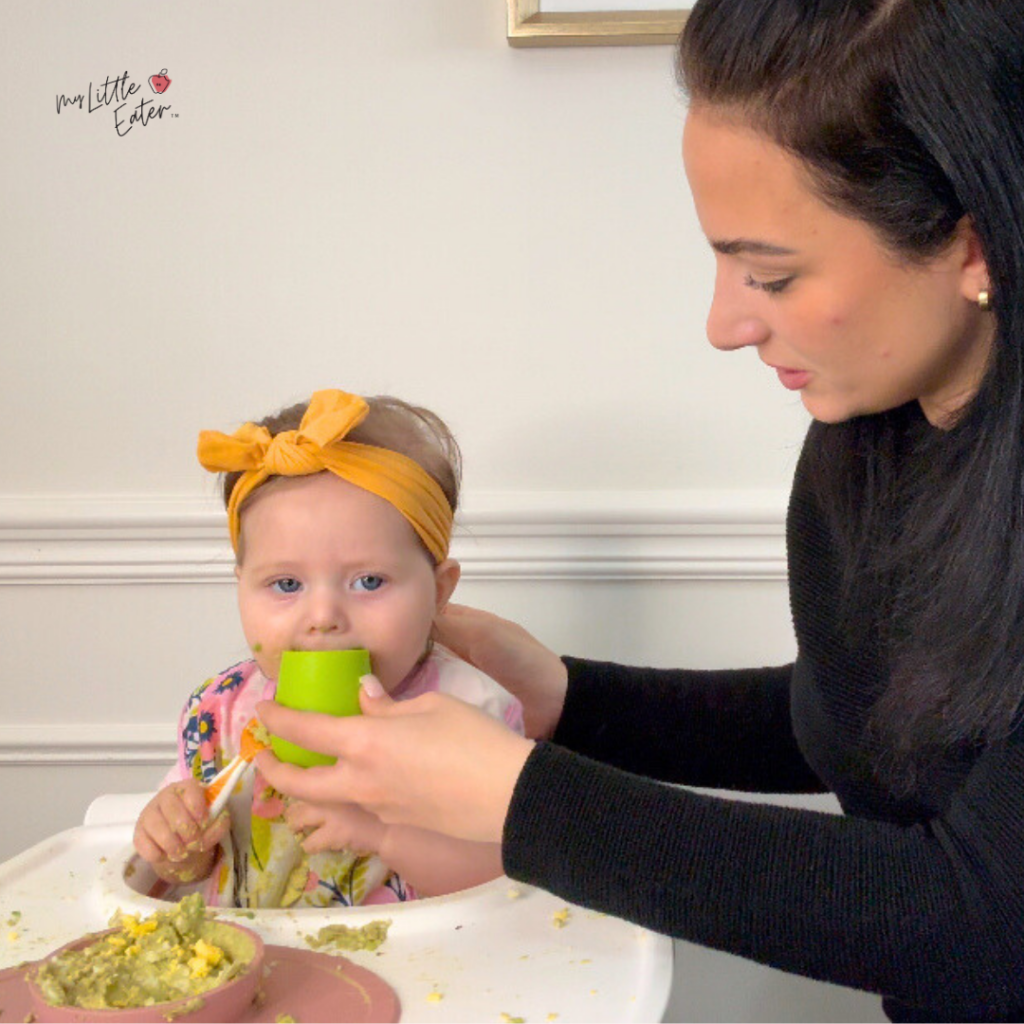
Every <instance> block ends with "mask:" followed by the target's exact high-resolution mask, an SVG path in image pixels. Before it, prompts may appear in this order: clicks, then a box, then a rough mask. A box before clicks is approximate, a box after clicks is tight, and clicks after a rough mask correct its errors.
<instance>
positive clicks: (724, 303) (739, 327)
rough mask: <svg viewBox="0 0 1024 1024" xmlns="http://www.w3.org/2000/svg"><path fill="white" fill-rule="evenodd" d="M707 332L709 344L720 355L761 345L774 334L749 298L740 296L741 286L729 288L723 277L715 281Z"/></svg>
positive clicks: (720, 276)
mask: <svg viewBox="0 0 1024 1024" xmlns="http://www.w3.org/2000/svg"><path fill="white" fill-rule="evenodd" d="M738 287H742V285H739V286H738ZM706 329H707V335H708V341H710V342H711V344H712V345H713V346H714V347H715V348H717V349H718V350H719V351H720V352H731V351H733V350H735V349H738V348H747V347H748V346H749V345H760V344H762V343H763V342H765V341H767V340H768V337H769V335H770V333H771V332H770V330H769V327H768V324H767V323H765V321H764V320H763V319H762V318H761V317H760V316H758V315H757V314H756V313H755V312H754V311H753V310H752V309H751V308H750V305H749V303H748V302H747V301H745V296H743V295H742V293H738V292H737V286H729V285H726V284H725V283H724V282H723V281H722V275H721V274H719V276H718V277H717V278H716V280H715V292H714V296H713V297H712V299H711V309H710V310H709V311H708V319H707V328H706Z"/></svg>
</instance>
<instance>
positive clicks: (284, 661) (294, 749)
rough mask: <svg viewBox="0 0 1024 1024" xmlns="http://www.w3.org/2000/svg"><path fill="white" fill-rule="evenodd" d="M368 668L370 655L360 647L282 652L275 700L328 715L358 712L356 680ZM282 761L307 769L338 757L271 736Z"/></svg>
mask: <svg viewBox="0 0 1024 1024" xmlns="http://www.w3.org/2000/svg"><path fill="white" fill-rule="evenodd" d="M369 671H370V654H369V652H368V651H367V650H365V649H364V648H362V647H357V648H355V649H353V650H349V651H285V652H284V653H283V654H282V655H281V669H280V671H279V672H278V676H277V695H276V697H275V700H276V701H277V703H278V704H283V705H284V706H285V707H286V708H296V709H297V710H299V711H319V712H322V713H323V714H327V715H358V714H361V711H360V708H359V679H360V677H362V676H365V675H366V674H367V673H368V672H369ZM270 746H271V748H272V749H273V751H274V753H275V754H276V755H277V756H278V758H279V759H280V760H282V761H287V762H288V763H289V764H297V765H299V766H300V767H302V768H309V767H311V766H312V765H315V764H334V762H335V761H336V760H337V758H334V757H330V756H328V755H327V754H319V753H317V752H316V751H315V750H306V749H305V748H304V747H300V746H297V745H296V744H294V743H289V742H288V741H287V740H283V739H281V738H280V737H278V736H271V737H270Z"/></svg>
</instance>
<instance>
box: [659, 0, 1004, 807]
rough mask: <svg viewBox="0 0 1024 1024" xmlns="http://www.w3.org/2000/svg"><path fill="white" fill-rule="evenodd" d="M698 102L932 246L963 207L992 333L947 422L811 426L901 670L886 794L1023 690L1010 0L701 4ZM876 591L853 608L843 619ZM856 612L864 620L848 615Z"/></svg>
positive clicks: (859, 573) (883, 417) (690, 85)
mask: <svg viewBox="0 0 1024 1024" xmlns="http://www.w3.org/2000/svg"><path fill="white" fill-rule="evenodd" d="M677 72H678V76H679V80H680V83H681V85H682V86H683V88H684V90H685V91H686V92H687V93H688V95H689V97H690V100H691V102H692V103H694V104H708V105H710V106H714V107H719V108H724V109H727V110H728V111H729V112H730V113H733V114H736V115H738V116H739V117H740V118H742V120H743V122H744V123H746V124H748V125H750V126H752V127H753V128H755V129H757V130H759V131H762V132H764V133H765V134H766V136H768V137H769V138H770V139H772V140H773V141H774V142H775V143H777V144H778V145H780V146H782V147H783V148H784V149H786V150H787V151H788V152H790V153H792V154H793V155H795V156H796V157H797V158H799V159H800V160H801V161H802V163H803V165H804V167H805V168H806V169H807V171H808V173H809V175H810V180H811V182H812V184H813V187H814V188H815V189H816V191H817V193H818V194H819V195H820V196H821V197H822V199H823V200H824V201H825V202H827V203H829V204H830V205H831V206H832V207H833V208H834V209H836V210H838V211H839V212H841V213H843V214H845V215H847V216H853V217H856V218H858V219H860V220H861V221H863V222H865V223H867V224H868V225H870V226H871V227H873V228H874V229H875V230H876V232H877V233H878V235H879V237H880V238H881V240H882V241H883V243H884V244H885V245H886V246H887V247H888V248H889V249H891V250H892V251H893V252H894V253H896V254H897V255H898V256H899V257H901V258H903V259H905V260H908V261H920V262H923V261H927V260H928V259H929V258H931V257H933V256H935V255H937V254H938V253H940V252H941V251H942V250H943V248H944V247H945V246H946V245H948V243H949V242H950V241H951V239H952V236H953V233H954V231H955V229H956V227H957V225H958V223H959V222H960V221H961V219H962V218H963V217H964V216H968V217H969V218H970V220H971V222H972V223H973V226H974V228H975V230H976V232H977V234H978V237H979V239H980V241H981V246H982V249H983V252H984V255H985V259H986V262H987V265H988V270H989V275H990V281H991V292H992V305H993V314H992V315H994V317H995V328H996V339H995V343H994V346H993V351H992V355H991V357H990V360H989V364H988V367H987V370H986V373H985V376H984V379H983V381H982V383H981V385H980V388H979V390H978V392H977V394H976V395H975V396H974V398H973V399H972V400H971V401H970V402H969V403H968V404H967V405H966V406H965V407H964V408H963V409H962V410H961V411H960V413H959V415H958V416H957V418H956V421H955V422H954V423H953V424H952V425H950V428H949V429H946V430H930V431H923V430H922V431H921V432H920V434H919V436H915V439H914V441H913V443H910V442H908V441H907V440H906V438H907V432H908V429H910V428H909V427H908V410H907V409H906V408H904V409H900V410H893V411H892V412H888V413H881V414H878V415H873V416H864V417H857V418H855V419H852V420H849V421H847V422H845V423H841V424H834V425H826V424H823V423H815V424H813V425H812V427H811V431H810V435H809V437H808V442H807V447H806V453H807V458H808V460H809V466H810V470H811V477H812V483H813V485H814V486H815V488H816V490H817V493H818V496H819V499H820V502H821V505H822V507H823V508H824V509H825V510H827V514H829V515H830V517H831V519H832V520H833V524H834V526H835V528H836V529H837V530H838V532H839V535H840V537H841V541H842V543H843V553H844V561H845V564H844V578H845V581H846V594H847V597H848V598H849V595H850V594H851V593H853V592H854V590H855V589H856V590H857V591H858V592H860V593H861V594H862V595H863V593H864V589H863V587H862V585H861V583H860V582H858V583H857V586H856V588H854V586H853V584H854V581H863V580H865V579H867V580H874V581H875V583H876V585H877V586H876V593H883V592H885V593H887V595H888V603H887V606H886V607H885V608H884V609H883V610H882V612H879V611H878V610H875V611H873V616H874V618H875V619H878V618H879V616H880V615H881V616H882V618H883V619H884V621H882V622H876V623H875V626H877V627H878V628H880V629H881V631H882V639H883V640H884V642H885V644H886V655H887V660H888V663H889V665H890V667H891V682H890V684H889V687H888V689H887V691H886V692H885V694H883V696H882V697H881V698H880V700H879V702H878V703H877V704H876V706H875V709H874V712H873V719H872V722H871V723H870V729H869V733H870V735H871V736H872V737H873V738H874V742H876V744H877V750H876V767H877V770H878V773H879V775H880V776H881V777H882V778H884V779H885V780H886V781H887V783H888V784H889V785H890V786H891V787H892V788H893V789H894V790H896V791H901V790H907V789H909V788H910V787H911V786H913V784H914V779H915V776H916V773H917V770H918V769H919V768H921V767H923V766H924V765H925V764H926V763H927V762H928V761H929V760H931V759H932V758H933V757H934V756H935V755H936V754H937V753H938V752H939V751H941V750H942V749H946V748H949V747H950V746H959V745H968V746H974V745H976V744H987V743H992V742H998V741H999V740H1000V739H1002V738H1005V737H1006V736H1007V734H1008V733H1009V732H1010V731H1011V730H1012V729H1013V727H1014V726H1015V725H1016V723H1017V722H1018V720H1019V716H1020V714H1021V707H1022V701H1024V305H1022V304H1021V301H1020V299H1021V297H1024V9H1022V8H1021V5H1020V0H698V2H697V3H696V5H695V6H694V8H693V10H692V12H691V13H690V15H689V18H688V21H687V24H686V26H685V28H684V31H683V34H682V35H681V37H680V41H679V48H678V52H677ZM865 611H866V606H865V602H864V599H863V597H862V598H861V600H860V601H851V602H850V603H848V604H847V613H848V615H849V618H850V625H851V628H854V629H863V628H864V625H863V613H864V612H865ZM858 620H861V621H858Z"/></svg>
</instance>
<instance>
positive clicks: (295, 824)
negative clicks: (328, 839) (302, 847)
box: [284, 800, 327, 832]
mask: <svg viewBox="0 0 1024 1024" xmlns="http://www.w3.org/2000/svg"><path fill="white" fill-rule="evenodd" d="M284 820H285V822H287V824H288V827H289V828H290V829H291V830H292V831H293V832H299V831H301V830H303V829H312V828H317V827H319V826H320V825H323V823H324V822H325V821H326V820H327V815H326V814H325V813H324V809H323V808H322V807H318V806H317V805H316V804H310V803H307V802H306V801H305V800H293V801H291V802H290V803H289V804H288V808H287V809H286V810H285V812H284Z"/></svg>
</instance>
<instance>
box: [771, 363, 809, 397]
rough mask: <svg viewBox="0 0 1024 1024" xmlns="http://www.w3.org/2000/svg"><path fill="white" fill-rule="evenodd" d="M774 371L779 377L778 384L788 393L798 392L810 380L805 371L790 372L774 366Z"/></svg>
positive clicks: (784, 368)
mask: <svg viewBox="0 0 1024 1024" xmlns="http://www.w3.org/2000/svg"><path fill="white" fill-rule="evenodd" d="M774 369H775V372H776V373H777V374H778V375H779V382H780V383H781V384H782V386H783V387H784V388H789V390H790V391H799V390H800V389H801V388H802V387H803V386H804V385H805V384H806V383H807V382H808V381H809V380H810V379H811V375H810V373H809V372H808V371H807V370H790V369H789V368H788V367H785V366H776V367H775V368H774Z"/></svg>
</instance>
